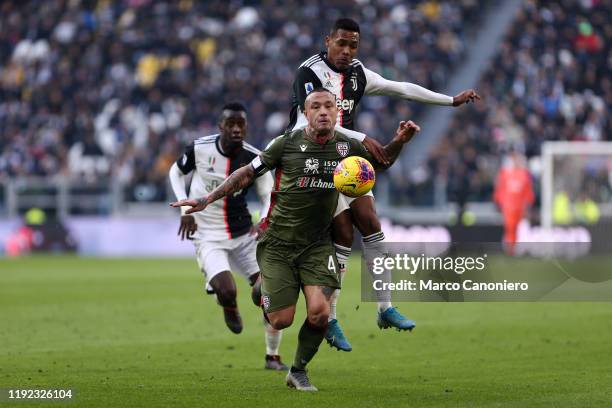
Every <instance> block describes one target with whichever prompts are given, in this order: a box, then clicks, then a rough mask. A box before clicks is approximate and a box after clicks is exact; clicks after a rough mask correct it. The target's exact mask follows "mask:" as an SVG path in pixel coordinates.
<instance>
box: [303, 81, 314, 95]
mask: <svg viewBox="0 0 612 408" xmlns="http://www.w3.org/2000/svg"><path fill="white" fill-rule="evenodd" d="M304 89H306V95H308V94H309V93H311V92H312V90H313V89H314V85H313V84H312V82H306V83H305V84H304Z"/></svg>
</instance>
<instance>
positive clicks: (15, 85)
mask: <svg viewBox="0 0 612 408" xmlns="http://www.w3.org/2000/svg"><path fill="white" fill-rule="evenodd" d="M329 4H330V2H326V1H323V0H311V1H307V2H301V1H297V0H290V1H280V0H268V1H262V2H257V1H248V0H238V1H231V2H229V1H224V0H217V1H194V0H180V1H174V0H172V1H171V0H155V1H153V0H115V1H108V0H104V1H103V0H100V1H96V0H82V1H76V0H44V1H43V0H39V1H27V0H13V1H10V0H9V1H3V2H1V3H0V27H1V30H0V134H1V135H2V137H1V138H0V181H1V180H2V179H6V178H8V177H14V176H25V175H38V176H47V175H55V174H66V175H69V176H71V177H75V178H78V179H84V181H86V182H91V183H94V182H100V181H102V182H104V181H105V180H109V179H112V180H114V181H120V182H122V183H124V184H125V185H127V192H128V194H127V197H128V198H130V199H133V200H145V201H146V200H165V199H166V196H165V194H166V191H165V183H166V180H165V179H166V177H165V174H167V167H169V165H170V163H171V160H170V159H169V158H170V157H176V156H177V155H178V153H179V152H180V151H181V150H182V148H183V146H184V145H185V144H187V143H188V142H189V141H191V140H192V139H193V138H195V137H197V136H201V135H203V134H211V133H214V132H216V131H217V129H216V113H217V111H218V107H219V106H221V105H222V104H223V103H224V102H227V101H229V100H241V101H243V102H244V103H245V105H246V106H247V109H248V111H249V116H250V117H249V122H250V123H251V126H250V131H249V138H250V140H249V142H251V143H252V144H254V145H256V146H259V147H263V146H265V144H266V141H267V140H269V139H270V138H271V137H273V136H275V135H276V134H278V133H279V132H281V131H282V129H284V127H285V126H286V124H287V121H288V115H289V106H290V96H291V83H292V79H293V73H294V71H295V70H296V69H297V67H298V65H299V64H300V63H301V62H302V61H303V60H304V59H305V58H307V57H308V56H310V55H312V54H313V53H314V52H316V51H317V50H320V49H322V48H323V39H324V36H325V34H326V33H327V32H328V30H329V28H330V27H331V25H332V23H333V21H335V20H336V19H337V18H338V17H340V16H346V17H350V18H354V19H355V20H357V21H358V22H359V23H360V25H361V29H362V34H363V36H362V37H363V40H362V44H361V52H360V55H359V56H358V57H359V58H361V59H362V60H363V61H364V63H365V64H366V65H367V66H369V67H371V68H372V69H374V70H375V71H377V72H380V73H381V74H383V75H384V76H386V77H387V78H389V79H395V80H400V79H401V80H403V81H411V82H415V83H418V84H420V85H423V86H425V87H427V88H429V89H434V90H436V89H438V90H439V89H441V88H442V87H443V85H444V83H445V82H446V81H447V79H448V77H449V75H450V72H451V69H452V67H453V66H454V65H456V64H458V63H460V62H461V59H462V57H463V55H464V52H465V48H466V47H465V38H466V36H467V32H466V27H477V26H478V19H479V17H480V16H481V15H482V10H483V7H482V6H481V5H480V4H479V2H477V1H475V0H462V1H459V2H455V1H450V0H442V1H431V0H429V1H412V2H410V4H407V3H406V2H404V1H400V0H385V1H369V0H357V1H348V0H341V1H335V2H333V7H330V6H329ZM306 22H307V24H306ZM361 109H362V117H363V123H359V124H358V128H361V129H363V130H364V131H365V132H367V133H368V134H371V135H372V136H373V137H380V136H381V135H385V134H392V133H393V130H394V129H393V127H394V124H396V123H397V122H398V121H399V120H400V119H402V118H405V117H408V116H409V117H414V116H415V115H417V114H418V112H419V111H420V110H421V109H423V107H421V106H418V105H417V104H414V106H412V105H411V106H410V108H408V106H407V104H406V103H405V102H399V101H395V100H392V101H388V102H387V101H386V100H385V99H383V98H370V99H368V100H367V101H365V102H364V104H363V106H362V108H361ZM598 120H599V119H598V118H593V124H594V125H595V126H597V123H598V122H597V121H598ZM593 134H596V132H595V133H593Z"/></svg>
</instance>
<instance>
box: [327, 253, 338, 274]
mask: <svg viewBox="0 0 612 408" xmlns="http://www.w3.org/2000/svg"><path fill="white" fill-rule="evenodd" d="M327 269H329V270H330V271H334V273H336V264H335V263H334V256H333V255H330V256H329V260H328V261H327Z"/></svg>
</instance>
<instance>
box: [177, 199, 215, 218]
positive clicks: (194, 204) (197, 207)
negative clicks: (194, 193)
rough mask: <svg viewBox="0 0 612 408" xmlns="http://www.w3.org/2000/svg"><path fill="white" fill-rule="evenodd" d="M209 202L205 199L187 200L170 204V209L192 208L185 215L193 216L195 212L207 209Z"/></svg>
mask: <svg viewBox="0 0 612 408" xmlns="http://www.w3.org/2000/svg"><path fill="white" fill-rule="evenodd" d="M207 205H208V204H207V202H206V199H205V198H197V199H196V198H188V199H185V200H180V201H176V202H174V203H170V207H175V208H178V207H187V206H189V207H191V208H190V209H188V210H187V211H185V214H193V213H194V212H198V211H202V210H204V209H205V208H206V206H207Z"/></svg>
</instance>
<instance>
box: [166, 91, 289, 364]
mask: <svg viewBox="0 0 612 408" xmlns="http://www.w3.org/2000/svg"><path fill="white" fill-rule="evenodd" d="M246 132H247V113H246V109H245V108H244V106H243V105H242V104H240V103H236V102H233V103H229V104H227V105H225V106H224V107H223V109H222V112H221V117H220V118H219V134H215V135H210V136H204V137H200V138H198V139H196V140H195V141H194V142H193V143H192V144H190V145H189V146H188V147H187V148H186V150H185V153H184V154H183V156H182V157H181V158H179V160H178V161H177V162H176V163H175V164H174V165H173V166H172V167H171V169H170V174H169V177H170V184H171V185H172V189H173V190H174V194H175V195H176V199H177V200H179V201H180V200H183V199H186V198H187V192H186V189H185V182H186V176H187V175H188V174H190V173H193V177H192V178H191V184H190V189H189V197H204V196H207V195H208V194H210V192H211V191H213V190H214V189H215V188H216V187H217V186H218V185H219V184H221V183H223V182H224V181H225V179H226V178H227V177H228V176H229V175H230V174H231V173H232V172H233V171H234V170H236V169H238V168H240V167H242V166H244V165H246V164H248V163H250V162H251V161H252V160H253V159H254V158H255V157H257V156H258V155H259V153H261V152H260V151H259V150H257V149H256V148H254V147H253V146H251V145H250V144H248V143H246V142H244V138H245V136H246ZM273 185H274V181H273V179H272V176H271V175H270V174H267V175H265V176H262V177H259V178H258V179H257V180H256V181H255V183H254V186H255V189H256V191H257V195H258V196H259V198H260V200H261V202H262V210H261V214H267V212H268V208H269V207H270V194H271V192H272V187H273ZM247 190H248V187H247V188H245V189H242V190H241V191H238V192H236V193H235V194H233V195H232V196H231V197H225V199H223V200H219V201H217V202H215V203H214V204H211V205H210V206H208V208H207V209H206V211H203V212H198V213H196V214H192V215H186V214H184V212H182V215H181V223H180V227H179V235H180V236H181V239H185V238H187V239H190V240H191V241H192V242H193V244H194V247H195V251H196V259H197V261H198V265H199V267H200V270H201V271H202V273H203V274H204V275H205V277H206V280H207V285H208V286H209V287H211V288H212V290H213V291H214V293H215V295H216V297H217V301H218V302H219V304H220V305H221V307H222V308H223V315H224V318H225V323H226V325H227V327H228V328H229V329H230V330H231V331H232V332H234V333H240V332H241V331H242V319H241V317H240V314H239V312H238V305H237V303H236V283H235V282H234V279H233V277H232V274H231V272H230V271H233V272H236V273H238V274H240V275H242V276H244V277H245V278H246V279H247V281H248V282H249V284H250V285H251V286H252V287H253V294H252V296H253V302H254V303H255V305H256V306H259V304H260V297H261V293H260V283H261V280H260V279H259V275H260V271H259V266H258V265H257V259H256V256H255V251H256V233H257V228H256V227H255V226H253V222H252V220H251V214H250V213H249V209H248V208H247V202H246V194H247ZM264 325H265V339H266V358H265V368H267V369H273V370H287V366H285V365H284V364H283V363H282V361H281V359H280V356H279V353H278V349H279V346H280V341H281V336H282V331H280V330H276V329H274V328H273V327H272V326H271V325H270V324H269V323H268V322H267V321H264Z"/></svg>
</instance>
